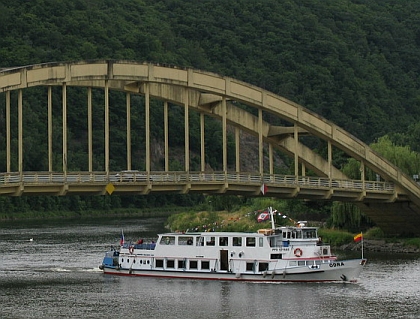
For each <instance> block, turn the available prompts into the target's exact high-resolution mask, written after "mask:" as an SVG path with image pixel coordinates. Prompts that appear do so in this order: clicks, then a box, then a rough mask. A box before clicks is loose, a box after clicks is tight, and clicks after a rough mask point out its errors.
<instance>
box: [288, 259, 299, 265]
mask: <svg viewBox="0 0 420 319" xmlns="http://www.w3.org/2000/svg"><path fill="white" fill-rule="evenodd" d="M296 265H297V262H296V260H293V261H289V266H296Z"/></svg>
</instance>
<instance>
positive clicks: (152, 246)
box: [122, 243, 156, 250]
mask: <svg viewBox="0 0 420 319" xmlns="http://www.w3.org/2000/svg"><path fill="white" fill-rule="evenodd" d="M155 247H156V243H146V244H132V243H124V245H123V246H122V248H126V249H130V248H134V249H144V250H154V249H155Z"/></svg>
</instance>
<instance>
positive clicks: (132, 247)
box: [128, 246, 134, 254]
mask: <svg viewBox="0 0 420 319" xmlns="http://www.w3.org/2000/svg"><path fill="white" fill-rule="evenodd" d="M128 252H129V253H130V254H133V252H134V246H130V248H128Z"/></svg>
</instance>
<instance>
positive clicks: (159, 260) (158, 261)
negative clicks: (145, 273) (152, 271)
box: [156, 259, 163, 268]
mask: <svg viewBox="0 0 420 319" xmlns="http://www.w3.org/2000/svg"><path fill="white" fill-rule="evenodd" d="M156 267H158V268H163V259H156Z"/></svg>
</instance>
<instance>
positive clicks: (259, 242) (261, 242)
mask: <svg viewBox="0 0 420 319" xmlns="http://www.w3.org/2000/svg"><path fill="white" fill-rule="evenodd" d="M258 246H259V247H264V238H262V237H260V238H258Z"/></svg>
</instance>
